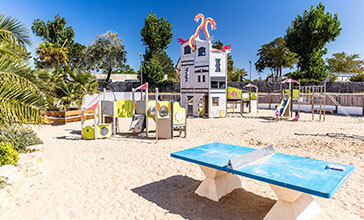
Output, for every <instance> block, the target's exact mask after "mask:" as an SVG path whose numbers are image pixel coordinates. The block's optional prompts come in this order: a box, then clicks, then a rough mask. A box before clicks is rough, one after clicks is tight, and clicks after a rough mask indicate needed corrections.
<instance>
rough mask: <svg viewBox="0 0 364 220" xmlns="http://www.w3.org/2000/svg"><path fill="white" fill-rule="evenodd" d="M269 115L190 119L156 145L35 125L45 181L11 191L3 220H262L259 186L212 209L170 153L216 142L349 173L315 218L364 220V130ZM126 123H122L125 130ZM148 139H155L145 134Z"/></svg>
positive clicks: (268, 201) (192, 168)
mask: <svg viewBox="0 0 364 220" xmlns="http://www.w3.org/2000/svg"><path fill="white" fill-rule="evenodd" d="M272 115H273V111H269V110H261V111H260V113H259V115H253V114H251V115H246V116H245V117H244V118H241V117H239V116H238V115H234V116H229V117H227V118H221V119H202V118H197V119H190V120H188V137H187V138H175V139H173V140H161V141H159V142H158V143H155V141H154V140H152V139H149V138H145V137H138V138H137V137H134V136H130V135H127V134H123V135H117V136H114V137H112V138H111V139H104V140H97V141H93V140H91V141H90V140H82V139H80V123H70V124H67V125H65V126H42V127H40V128H38V132H39V135H40V138H41V139H42V140H43V141H44V143H45V145H46V150H45V154H44V156H45V161H44V171H43V173H41V174H39V175H37V176H35V177H31V178H27V179H25V180H23V181H21V182H19V183H16V184H14V186H13V191H14V192H13V193H14V197H13V198H14V202H13V204H12V205H11V207H10V208H9V209H8V210H7V211H6V212H5V213H3V215H2V216H0V218H1V219H262V218H263V217H264V216H265V215H266V214H267V213H268V211H269V209H270V208H271V207H272V206H273V204H274V203H275V202H276V200H277V197H276V196H275V195H274V193H273V192H272V191H271V189H270V187H269V185H268V184H266V183H262V182H258V181H254V180H250V179H244V178H243V179H244V180H245V183H246V188H245V189H237V190H234V191H233V192H232V193H230V194H228V195H226V196H224V197H223V198H222V199H221V200H220V201H219V202H214V201H211V200H209V199H206V198H202V197H199V196H198V195H196V194H195V193H194V190H195V189H196V188H197V186H198V185H199V184H200V183H201V180H203V178H204V175H203V173H202V171H201V170H200V169H199V167H198V166H197V165H195V164H192V163H188V162H184V161H181V160H177V159H174V158H171V157H170V153H171V152H174V151H177V150H182V149H186V148H190V147H194V146H198V145H202V144H206V143H210V142H214V141H218V142H224V143H229V144H236V145H242V146H247V147H255V148H256V147H261V146H264V145H268V144H274V146H275V150H276V151H278V152H281V153H287V154H293V155H297V156H303V157H310V158H314V159H321V160H327V161H332V162H339V163H345V164H350V165H353V166H355V171H354V173H353V174H352V175H351V176H350V178H349V179H348V180H347V181H346V182H345V183H344V184H343V185H342V187H341V188H340V189H339V191H338V192H337V193H336V194H335V195H334V196H333V198H331V199H324V198H320V197H315V199H316V200H317V202H318V204H319V205H320V206H321V208H322V210H321V212H320V214H319V215H318V216H316V218H315V219H363V218H364V207H363V206H364V204H363V200H364V186H363V184H364V123H358V122H357V120H356V119H350V118H346V117H342V116H330V115H329V116H327V118H326V122H317V121H316V122H311V121H310V117H311V116H310V114H302V116H301V118H302V120H301V121H300V122H298V123H296V122H290V121H280V122H278V123H274V122H272V121H271V120H270V117H271V116H272ZM129 123H130V119H123V120H121V123H120V125H121V127H122V129H123V130H124V131H127V129H128V126H129ZM152 135H153V134H152Z"/></svg>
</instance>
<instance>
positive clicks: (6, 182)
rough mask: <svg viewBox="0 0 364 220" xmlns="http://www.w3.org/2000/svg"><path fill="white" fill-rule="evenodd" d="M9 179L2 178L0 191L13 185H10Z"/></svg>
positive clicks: (0, 178) (0, 179) (0, 177)
mask: <svg viewBox="0 0 364 220" xmlns="http://www.w3.org/2000/svg"><path fill="white" fill-rule="evenodd" d="M8 179H9V178H8V177H6V176H0V189H3V188H5V187H6V186H8V185H11V184H9V183H8Z"/></svg>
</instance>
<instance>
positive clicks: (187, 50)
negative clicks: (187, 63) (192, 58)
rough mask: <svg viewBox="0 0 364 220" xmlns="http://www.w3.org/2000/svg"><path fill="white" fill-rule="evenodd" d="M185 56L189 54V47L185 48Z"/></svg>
mask: <svg viewBox="0 0 364 220" xmlns="http://www.w3.org/2000/svg"><path fill="white" fill-rule="evenodd" d="M184 49H185V54H190V53H191V47H190V46H185V48H184Z"/></svg>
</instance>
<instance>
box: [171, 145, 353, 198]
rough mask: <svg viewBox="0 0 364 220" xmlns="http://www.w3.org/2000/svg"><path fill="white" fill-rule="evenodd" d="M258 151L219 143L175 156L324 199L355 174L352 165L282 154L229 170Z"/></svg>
mask: <svg viewBox="0 0 364 220" xmlns="http://www.w3.org/2000/svg"><path fill="white" fill-rule="evenodd" d="M254 150H255V149H253V148H247V147H241V146H236V145H230V144H223V143H217V142H215V143H210V144H206V145H201V146H198V147H194V148H190V149H186V150H182V151H178V152H174V153H172V154H171V156H172V157H175V158H178V159H182V160H185V161H189V162H193V163H196V164H199V165H203V166H206V167H211V168H214V169H218V170H222V171H226V172H230V173H233V174H236V175H240V176H244V177H248V178H252V179H255V180H259V181H263V182H266V183H269V184H274V185H278V186H282V187H285V188H289V189H293V190H297V191H301V192H304V193H308V194H312V195H316V196H320V197H324V198H330V197H331V196H332V195H333V194H334V193H335V192H336V191H337V190H338V189H339V188H340V186H341V185H342V184H343V183H344V182H345V180H346V179H347V178H348V177H349V176H350V174H351V173H352V172H353V171H354V167H353V166H350V165H345V164H338V163H331V162H326V161H322V160H315V159H310V158H304V157H298V156H293V155H288V154H281V153H274V154H272V155H270V156H267V157H265V158H262V159H260V160H257V161H256V162H252V163H250V164H248V165H246V166H243V167H242V168H239V169H236V170H231V169H229V168H227V167H226V165H227V163H228V161H229V159H231V158H234V157H236V156H239V155H242V154H246V153H249V152H252V151H254ZM329 164H334V165H340V166H343V167H345V170H344V171H337V170H332V169H327V165H329Z"/></svg>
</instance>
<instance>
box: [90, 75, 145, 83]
mask: <svg viewBox="0 0 364 220" xmlns="http://www.w3.org/2000/svg"><path fill="white" fill-rule="evenodd" d="M94 75H95V76H96V79H97V80H104V79H106V77H107V75H106V74H102V73H94ZM110 79H111V81H112V82H125V81H139V79H138V74H111V76H110Z"/></svg>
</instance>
